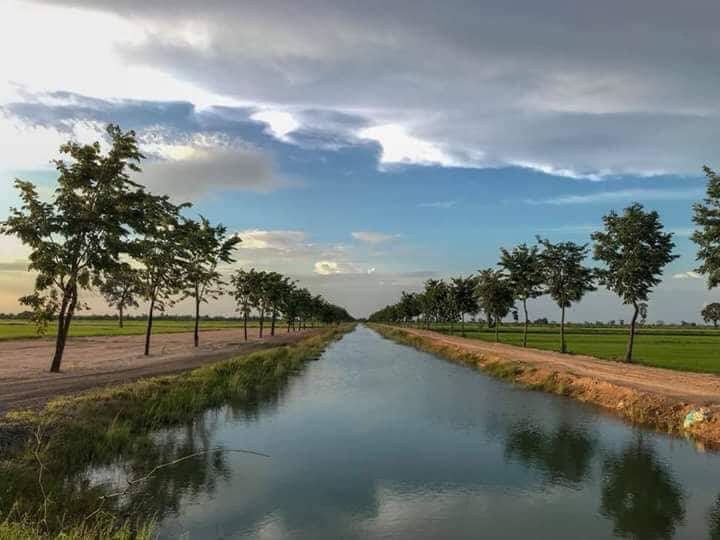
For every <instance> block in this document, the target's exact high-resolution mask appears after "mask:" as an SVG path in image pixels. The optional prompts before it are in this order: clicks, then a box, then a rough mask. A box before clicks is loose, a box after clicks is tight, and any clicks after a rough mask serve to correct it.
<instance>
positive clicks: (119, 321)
mask: <svg viewBox="0 0 720 540" xmlns="http://www.w3.org/2000/svg"><path fill="white" fill-rule="evenodd" d="M118 323H119V324H120V328H122V327H123V307H122V304H120V305H119V306H118Z"/></svg>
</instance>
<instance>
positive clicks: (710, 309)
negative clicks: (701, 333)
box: [700, 302, 720, 328]
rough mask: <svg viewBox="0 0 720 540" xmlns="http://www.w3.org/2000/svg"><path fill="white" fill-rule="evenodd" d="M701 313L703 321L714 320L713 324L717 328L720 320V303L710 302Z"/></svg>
mask: <svg viewBox="0 0 720 540" xmlns="http://www.w3.org/2000/svg"><path fill="white" fill-rule="evenodd" d="M700 315H702V318H703V321H705V322H706V323H707V322H712V323H713V326H715V328H717V327H718V321H720V303H718V302H713V303H711V304H708V305H707V306H705V307H704V308H703V309H702V311H701V312H700Z"/></svg>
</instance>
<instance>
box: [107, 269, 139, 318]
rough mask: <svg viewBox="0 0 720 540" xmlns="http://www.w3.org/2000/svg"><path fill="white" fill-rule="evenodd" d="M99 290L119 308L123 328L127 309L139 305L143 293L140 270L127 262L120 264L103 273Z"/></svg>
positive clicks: (110, 303) (114, 306) (112, 305)
mask: <svg viewBox="0 0 720 540" xmlns="http://www.w3.org/2000/svg"><path fill="white" fill-rule="evenodd" d="M99 290H100V294H102V295H103V297H104V298H105V301H106V302H107V303H108V305H109V306H110V307H113V308H115V309H117V311H118V324H119V326H120V328H122V327H123V316H124V314H125V310H126V309H127V308H131V307H138V301H137V298H138V296H140V295H141V294H142V284H141V282H140V276H139V274H138V271H137V270H135V269H134V268H132V267H131V266H130V265H129V264H127V263H122V264H119V265H117V266H116V267H115V268H114V269H113V270H111V271H108V272H106V273H105V274H103V279H102V283H101V284H100V287H99Z"/></svg>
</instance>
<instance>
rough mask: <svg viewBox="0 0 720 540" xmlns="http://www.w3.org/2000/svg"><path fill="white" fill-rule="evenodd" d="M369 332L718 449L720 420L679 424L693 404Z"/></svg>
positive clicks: (397, 333)
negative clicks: (685, 425) (688, 425)
mask: <svg viewBox="0 0 720 540" xmlns="http://www.w3.org/2000/svg"><path fill="white" fill-rule="evenodd" d="M370 327H371V328H372V329H373V330H375V331H377V332H378V333H380V334H381V335H383V336H384V337H386V338H388V339H392V340H394V341H397V342H399V343H402V344H405V345H409V346H411V347H415V348H417V349H420V350H422V351H425V352H429V353H433V354H436V355H438V356H441V357H442V358H445V359H447V360H450V361H453V362H457V363H461V364H464V365H467V366H470V367H473V368H475V369H478V370H481V371H484V372H485V373H488V374H489V375H492V376H494V377H497V378H500V379H505V380H508V381H511V382H513V383H516V384H518V385H520V386H523V387H524V388H527V389H529V390H540V391H544V392H550V393H553V394H558V395H562V396H567V397H572V398H574V399H577V400H579V401H583V402H586V403H592V404H594V405H597V406H599V407H602V408H603V409H606V410H609V411H611V412H613V413H614V414H616V415H618V416H620V417H621V418H623V419H625V420H627V421H629V422H631V423H633V424H637V425H643V426H646V427H650V428H653V429H656V430H659V431H663V432H666V433H670V434H674V435H681V436H685V437H691V438H693V439H694V440H695V441H696V442H697V443H698V445H701V446H707V447H711V448H714V449H717V448H720V414H713V415H712V417H711V419H710V420H709V421H706V422H702V423H698V424H696V425H694V426H693V427H692V428H690V429H688V430H685V429H683V420H684V419H685V416H686V415H687V414H688V413H689V412H690V411H691V410H692V409H693V408H695V405H693V404H688V403H681V402H678V401H676V400H674V399H670V398H665V397H662V396H655V395H650V394H645V393H640V392H637V391H635V390H632V389H630V388H626V387H621V386H617V385H613V384H610V383H607V382H603V381H599V380H598V379H594V378H591V377H581V376H577V375H574V374H570V373H564V372H558V371H553V370H549V369H545V368H536V367H534V366H529V365H526V364H523V363H521V362H515V361H511V360H507V359H504V358H499V357H491V356H488V355H484V354H482V353H478V352H474V351H469V350H467V349H464V348H462V347H457V346H450V345H445V344H441V343H438V342H437V341H436V340H434V339H432V338H429V337H421V336H415V335H411V334H408V333H407V332H405V331H403V330H402V329H401V328H397V327H391V326H385V325H379V324H371V325H370ZM717 412H718V413H720V411H717Z"/></svg>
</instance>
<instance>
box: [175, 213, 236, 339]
mask: <svg viewBox="0 0 720 540" xmlns="http://www.w3.org/2000/svg"><path fill="white" fill-rule="evenodd" d="M181 233H182V241H183V244H184V247H185V252H186V255H187V257H188V259H187V260H186V261H185V264H184V268H185V276H184V285H185V287H186V288H185V290H184V291H183V298H192V299H193V303H194V308H195V328H194V333H193V338H194V339H193V341H194V344H195V347H197V346H198V345H199V343H200V335H199V334H200V305H201V304H202V303H207V302H208V299H210V298H212V299H217V298H218V297H219V296H220V295H221V294H222V292H223V290H222V286H223V285H224V282H223V280H222V275H221V274H220V272H219V271H218V265H219V264H221V263H225V264H230V263H231V262H233V261H234V259H233V258H232V252H233V251H234V250H235V247H236V246H237V244H239V243H240V241H241V240H240V237H238V236H231V237H227V228H226V227H224V226H223V225H216V226H212V225H211V224H210V222H209V221H208V220H207V218H205V217H202V216H200V221H192V220H185V221H184V222H183V224H182V227H181Z"/></svg>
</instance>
